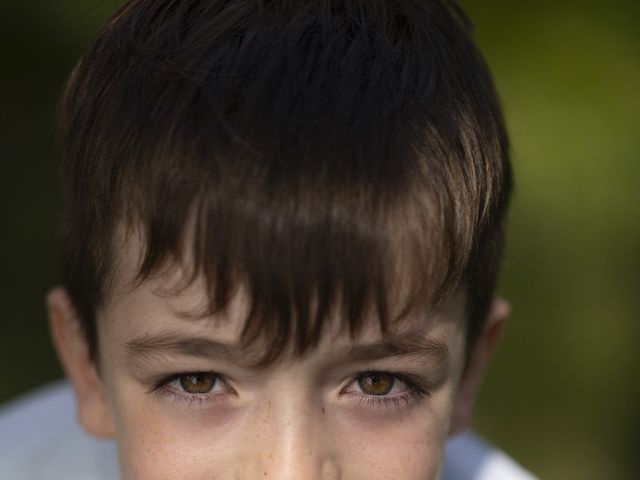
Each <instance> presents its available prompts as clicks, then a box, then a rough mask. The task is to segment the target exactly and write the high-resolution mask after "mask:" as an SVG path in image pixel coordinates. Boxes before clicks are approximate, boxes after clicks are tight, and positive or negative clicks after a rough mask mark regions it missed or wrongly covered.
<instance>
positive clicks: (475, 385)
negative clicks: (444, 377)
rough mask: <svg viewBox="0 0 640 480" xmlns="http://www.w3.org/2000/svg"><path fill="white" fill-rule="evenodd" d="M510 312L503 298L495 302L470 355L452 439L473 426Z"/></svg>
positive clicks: (451, 430)
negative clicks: (474, 416) (478, 398)
mask: <svg viewBox="0 0 640 480" xmlns="http://www.w3.org/2000/svg"><path fill="white" fill-rule="evenodd" d="M510 311H511V307H510V306H509V303H508V302H507V301H506V300H504V299H503V298H499V297H496V298H494V299H493V302H492V303H491V308H490V309H489V315H488V318H487V320H486V322H485V326H484V329H483V331H482V333H481V335H480V336H479V338H478V339H477V340H476V343H475V345H474V346H473V348H472V350H471V352H470V353H469V355H470V356H469V360H468V364H467V368H466V369H465V371H464V372H463V373H462V377H461V378H460V383H459V385H458V391H457V396H456V400H455V404H454V407H453V414H452V416H451V424H450V427H449V435H455V434H456V433H459V432H461V431H462V430H464V429H466V428H467V427H468V426H469V423H470V422H471V418H472V417H473V407H474V404H475V401H476V396H477V394H478V390H479V388H480V385H481V384H482V380H483V379H484V376H485V373H486V371H487V367H488V366H489V362H490V360H491V358H492V357H493V354H494V353H495V351H496V349H497V348H498V345H499V344H500V340H501V338H502V331H503V328H504V323H505V320H506V319H507V317H508V316H509V312H510Z"/></svg>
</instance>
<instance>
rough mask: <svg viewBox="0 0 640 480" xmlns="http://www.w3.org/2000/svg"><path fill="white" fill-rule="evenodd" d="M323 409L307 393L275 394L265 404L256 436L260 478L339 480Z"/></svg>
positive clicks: (257, 470)
mask: <svg viewBox="0 0 640 480" xmlns="http://www.w3.org/2000/svg"><path fill="white" fill-rule="evenodd" d="M323 416H324V413H323V407H322V405H320V404H318V403H316V402H314V401H313V400H312V399H311V398H309V395H308V394H307V392H306V391H304V390H303V389H291V390H288V391H279V392H275V394H273V395H269V396H268V397H267V398H265V399H264V401H263V402H262V406H261V407H260V414H259V415H257V418H256V423H255V424H254V428H255V430H254V431H253V432H252V434H253V436H254V439H255V445H256V450H255V451H254V452H253V455H252V456H253V458H254V461H255V468H256V474H257V476H256V477H255V478H261V479H264V478H275V479H278V480H294V479H296V480H299V479H305V480H316V479H323V480H338V479H339V478H340V475H339V471H338V465H337V463H336V461H335V457H334V454H333V452H332V442H331V439H330V431H329V429H328V428H327V425H326V422H325V421H324V418H322V417H323Z"/></svg>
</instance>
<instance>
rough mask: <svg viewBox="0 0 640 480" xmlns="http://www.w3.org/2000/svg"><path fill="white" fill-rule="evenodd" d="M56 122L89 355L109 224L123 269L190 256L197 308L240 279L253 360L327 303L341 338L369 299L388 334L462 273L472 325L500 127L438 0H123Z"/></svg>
mask: <svg viewBox="0 0 640 480" xmlns="http://www.w3.org/2000/svg"><path fill="white" fill-rule="evenodd" d="M59 132H60V144H61V150H62V159H63V164H62V167H63V169H62V172H63V179H64V182H65V189H64V191H65V203H64V205H65V210H64V214H63V224H62V267H63V275H64V283H65V284H66V286H67V288H68V289H69V291H70V293H71V296H72V299H73V301H74V304H75V306H76V308H77V309H78V311H79V314H80V317H81V319H82V322H83V327H84V329H85V333H86V335H87V339H88V342H89V345H90V348H91V351H92V353H93V354H94V355H95V353H96V327H95V318H96V311H97V310H98V309H99V308H100V306H101V305H102V303H103V302H104V301H105V299H106V298H107V296H108V294H109V292H110V279H111V278H112V275H113V266H114V263H115V262H116V260H117V258H118V257H117V254H118V252H117V248H114V242H113V239H114V236H115V232H116V230H117V229H118V228H120V227H121V226H124V227H125V231H133V230H136V231H140V232H141V233H142V238H143V239H144V255H143V258H142V259H141V261H140V265H139V268H138V275H137V281H138V282H140V281H143V280H144V279H146V278H148V277H149V276H150V275H152V274H154V273H156V272H158V271H160V269H161V268H162V267H163V266H167V265H170V264H172V263H174V262H181V261H183V260H184V259H185V252H189V253H188V256H189V258H190V259H192V267H193V268H192V269H191V271H192V274H191V275H190V278H189V280H194V279H195V278H201V279H204V280H205V285H206V287H207V292H208V298H209V305H208V308H207V312H205V313H206V314H213V313H216V312H220V311H223V310H224V309H225V308H226V307H227V305H228V303H229V301H230V299H231V298H232V297H233V295H234V293H235V292H237V289H238V287H240V286H242V287H244V288H246V291H247V292H248V299H249V313H248V316H247V319H246V322H245V325H244V335H243V339H244V340H245V341H246V342H251V341H253V340H255V339H257V338H258V337H262V338H267V340H268V345H270V351H269V352H267V353H266V356H265V359H264V360H265V362H270V361H272V360H273V359H275V358H276V357H277V356H278V354H279V352H280V351H281V350H282V348H283V347H284V346H285V345H287V344H288V343H289V342H291V341H293V345H294V346H295V349H296V352H298V353H302V352H304V351H306V350H307V349H308V348H309V347H311V346H313V345H315V344H317V341H318V339H319V338H320V335H321V332H322V328H323V324H324V323H326V322H325V321H326V319H327V318H328V316H329V315H330V314H333V313H337V314H339V317H340V318H341V319H342V321H343V322H344V325H346V326H348V329H349V332H350V333H351V334H355V333H357V332H358V331H359V329H360V327H361V326H362V324H363V322H364V317H365V312H366V311H367V309H368V308H369V307H373V308H374V310H375V312H376V313H377V317H378V318H379V321H380V325H381V327H382V328H383V331H385V330H386V328H387V326H388V322H390V321H392V319H393V318H399V317H402V316H403V315H404V314H406V313H407V312H410V311H415V310H416V309H418V308H426V307H429V306H434V305H437V304H438V302H440V301H441V300H443V299H444V298H446V296H447V295H448V294H449V293H451V292H453V291H456V290H458V289H461V288H463V289H465V291H466V292H467V299H468V312H469V327H468V333H467V335H468V340H469V342H472V341H473V339H474V338H475V336H476V335H477V334H478V332H479V331H480V328H481V327H482V321H483V319H484V317H485V315H486V311H487V308H488V304H489V301H490V298H491V296H492V294H493V290H494V287H495V283H496V277H497V272H498V267H499V263H500V257H501V250H502V243H503V240H502V236H503V235H502V231H503V223H504V216H505V211H506V208H507V203H508V198H509V193H510V189H511V175H510V167H509V160H508V140H507V135H506V132H505V128H504V124H503V119H502V114H501V112H500V108H499V104H498V101H497V99H496V94H495V91H494V88H493V86H492V82H491V78H490V75H489V73H488V70H487V67H486V66H485V63H484V62H483V60H482V58H481V55H480V54H479V52H478V50H477V49H476V47H475V46H474V45H473V43H472V41H471V39H470V28H469V23H468V21H467V19H466V17H465V16H464V14H463V13H462V12H461V11H460V9H459V8H458V7H457V6H456V5H455V4H454V3H452V2H448V1H445V0H442V1H439V0H384V1H383V0H366V1H364V0H343V1H337V0H295V1H293V0H271V1H268V0H252V1H234V0H207V1H204V0H133V1H130V2H128V3H127V4H125V5H124V6H123V7H122V8H121V9H120V10H119V11H118V12H117V13H116V14H115V15H114V16H113V17H112V18H111V20H109V21H108V22H107V24H106V25H105V26H104V27H103V28H102V30H101V31H100V33H99V34H98V36H97V38H96V39H95V40H94V41H93V43H92V44H91V45H90V46H89V48H88V50H87V51H86V52H85V54H84V55H83V57H82V59H81V60H80V62H79V64H78V65H77V67H76V68H75V70H74V72H73V74H72V75H71V77H70V79H69V82H68V85H67V88H66V91H65V93H64V95H63V98H62V101H61V104H60V112H59ZM187 232H192V233H193V235H190V234H187ZM187 239H189V241H188V243H189V244H188V245H187V244H186V243H187ZM187 283H188V282H187ZM400 292H404V293H402V295H401V294H400ZM396 307H399V308H397V309H396ZM392 309H396V310H393V311H394V312H395V313H394V314H393V315H391V313H390V312H391V311H392Z"/></svg>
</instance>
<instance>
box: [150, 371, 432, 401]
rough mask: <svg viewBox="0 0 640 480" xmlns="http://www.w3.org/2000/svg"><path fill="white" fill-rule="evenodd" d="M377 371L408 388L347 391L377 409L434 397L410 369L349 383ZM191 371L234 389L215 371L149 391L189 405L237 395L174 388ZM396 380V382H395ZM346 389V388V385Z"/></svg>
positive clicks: (360, 374)
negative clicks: (381, 392) (387, 392)
mask: <svg viewBox="0 0 640 480" xmlns="http://www.w3.org/2000/svg"><path fill="white" fill-rule="evenodd" d="M374 374H385V375H391V376H392V377H393V379H394V382H395V381H398V380H399V381H400V382H402V383H404V384H405V385H406V386H407V388H406V389H405V390H403V391H402V393H401V394H397V395H394V396H382V395H379V396H378V395H367V394H362V393H354V392H345V394H346V395H351V396H354V397H359V399H358V404H359V405H365V406H366V407H367V408H373V409H383V410H384V409H401V408H405V407H408V406H409V404H410V403H411V402H412V400H418V401H419V400H422V399H424V398H428V397H431V392H430V391H429V386H428V385H427V382H425V380H424V379H422V378H419V377H417V376H416V375H413V374H410V373H401V372H388V371H382V370H366V371H362V372H358V373H357V374H355V375H354V376H352V377H351V378H350V379H349V383H348V384H347V386H346V387H345V388H347V387H349V386H351V385H352V384H353V383H354V382H356V381H357V380H359V379H360V378H363V377H366V376H368V375H374ZM190 375H213V376H214V377H215V379H216V380H215V381H216V384H214V385H217V382H221V383H223V384H224V385H225V388H227V389H229V390H233V389H232V388H231V387H230V386H229V384H228V382H227V380H226V377H225V376H224V375H220V374H217V373H214V372H185V373H178V374H173V375H170V376H168V377H164V378H162V379H161V380H160V381H158V382H155V383H154V386H153V387H152V388H151V389H150V390H149V392H148V393H151V394H153V395H155V396H157V397H158V398H167V399H169V400H170V401H172V402H173V403H179V404H187V406H195V405H202V404H205V403H206V404H209V405H213V404H217V403H219V402H221V401H224V400H225V399H226V398H227V397H228V396H230V395H233V393H235V392H233V393H229V392H225V393H215V394H212V393H201V394H198V393H187V392H184V391H182V392H181V391H180V390H176V389H174V388H171V387H169V384H171V383H172V382H174V381H175V380H179V379H180V378H183V377H187V376H190ZM394 384H395V383H394ZM342 391H344V388H343V389H342Z"/></svg>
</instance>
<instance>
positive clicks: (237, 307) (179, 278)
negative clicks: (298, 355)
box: [98, 232, 466, 353]
mask: <svg viewBox="0 0 640 480" xmlns="http://www.w3.org/2000/svg"><path fill="white" fill-rule="evenodd" d="M116 242H117V243H116V247H117V248H116V251H117V252H118V256H117V261H116V262H115V268H114V270H113V275H112V279H111V283H110V294H109V295H108V296H107V297H106V301H105V303H104V305H103V308H102V309H101V311H99V312H98V319H99V321H98V329H99V331H100V332H101V335H100V336H101V338H102V337H104V336H105V335H104V334H107V337H109V338H114V334H115V338H117V339H118V340H119V341H120V343H122V342H126V341H129V340H130V339H132V338H136V337H139V336H140V335H142V334H155V335H162V334H165V333H178V332H179V333H183V334H189V335H200V336H206V337H208V338H215V340H216V341H220V342H224V343H228V344H240V343H242V342H241V338H242V332H243V329H244V327H245V325H246V321H247V318H248V314H249V313H250V312H249V310H250V295H249V293H248V292H247V290H246V288H245V287H244V286H243V285H242V284H240V285H238V288H237V289H236V291H235V294H234V295H233V296H232V298H231V300H230V302H229V304H228V305H227V306H226V308H225V309H223V310H221V311H219V312H216V313H215V314H203V312H206V311H207V307H208V303H209V298H208V294H207V289H206V285H205V281H204V279H203V278H202V277H198V276H196V277H193V275H192V274H191V270H190V268H191V267H190V265H191V263H189V262H184V261H182V262H181V261H180V260H176V261H173V262H168V263H167V264H166V265H165V266H164V267H163V268H162V269H160V270H159V271H158V272H157V273H155V274H153V275H151V276H150V277H148V278H146V279H144V280H143V281H141V282H136V277H137V273H138V271H139V268H140V264H141V262H142V259H143V252H144V243H143V241H142V240H141V237H140V235H138V234H136V233H135V232H128V233H126V234H124V233H123V232H121V233H120V234H119V235H118V237H117V239H116ZM187 280H191V281H187ZM465 305H466V298H465V295H464V293H462V292H461V291H458V292H456V293H454V294H453V295H451V296H450V297H449V298H448V299H447V300H446V301H443V302H442V303H441V304H440V305H439V306H437V307H434V308H431V309H429V310H421V311H417V310H416V311H412V312H410V313H409V314H408V315H404V316H402V317H401V318H398V319H397V320H396V321H393V322H389V323H388V324H387V325H386V327H387V330H386V332H383V331H382V329H381V325H380V322H379V321H377V320H378V319H377V316H376V313H375V312H374V311H373V309H370V311H369V312H366V313H365V320H364V322H363V327H362V329H360V330H359V331H358V332H357V335H355V336H351V335H350V334H349V330H348V329H347V328H346V322H345V319H344V318H341V317H340V315H339V314H335V312H334V314H333V315H330V316H328V317H327V318H326V319H325V321H324V326H323V328H322V332H321V334H320V338H318V342H317V344H318V348H325V347H326V346H327V345H334V346H340V345H348V344H352V343H368V342H374V341H376V340H378V339H380V338H382V337H384V336H385V335H389V336H394V335H396V336H399V335H402V334H411V333H419V334H423V335H425V336H430V337H433V338H438V339H439V340H440V341H442V342H443V343H446V344H447V346H448V348H449V349H450V350H452V353H453V352H457V351H458V350H462V347H461V348H458V344H459V343H461V339H463V338H464V331H465V327H466V309H465ZM105 330H106V331H105ZM103 331H104V334H102V332H103ZM107 331H108V332H109V333H107ZM288 334H289V336H290V337H292V336H293V335H295V332H294V329H293V328H292V329H291V331H289V332H288ZM289 346H290V345H289V344H287V345H286V347H289ZM251 347H252V349H253V350H254V351H255V350H260V349H269V348H271V346H270V345H269V338H258V339H257V341H255V342H253V343H252V345H251Z"/></svg>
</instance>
